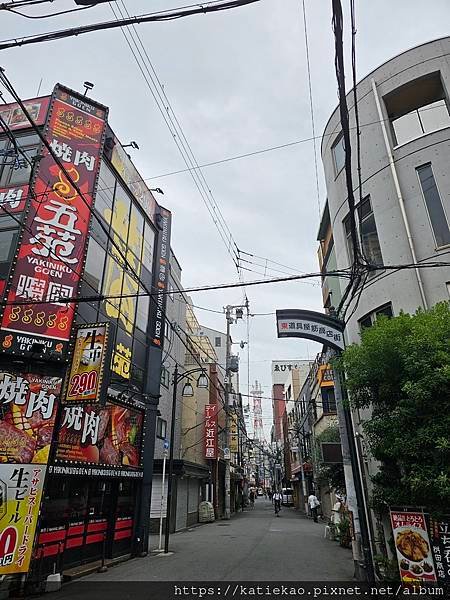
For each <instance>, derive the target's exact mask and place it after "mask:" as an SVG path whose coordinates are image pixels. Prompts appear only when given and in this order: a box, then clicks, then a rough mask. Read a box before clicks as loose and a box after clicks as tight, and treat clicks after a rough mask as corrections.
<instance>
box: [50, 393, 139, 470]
mask: <svg viewBox="0 0 450 600" xmlns="http://www.w3.org/2000/svg"><path fill="white" fill-rule="evenodd" d="M142 425H143V413H142V412H141V411H138V410H133V409H131V408H125V407H123V406H119V405H117V404H111V403H107V404H106V405H105V406H100V405H86V404H81V405H73V406H72V405H70V406H64V407H63V414H62V423H61V428H60V431H59V434H58V442H57V450H56V460H57V461H59V462H63V461H71V462H84V463H90V464H98V465H103V466H107V465H109V466H110V467H124V466H128V467H140V466H141V462H140V458H141V457H140V449H141V441H142Z"/></svg>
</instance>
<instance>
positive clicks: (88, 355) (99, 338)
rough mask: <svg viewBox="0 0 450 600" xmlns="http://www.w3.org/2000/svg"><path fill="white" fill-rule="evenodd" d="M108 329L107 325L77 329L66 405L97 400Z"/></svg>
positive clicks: (103, 365)
mask: <svg viewBox="0 0 450 600" xmlns="http://www.w3.org/2000/svg"><path fill="white" fill-rule="evenodd" d="M108 328H109V324H108V323H95V324H93V325H80V326H78V330H77V339H76V342H75V350H74V353H73V360H72V368H71V370H70V378H69V382H68V386H67V393H66V398H65V399H66V402H80V401H83V400H85V401H89V402H95V401H98V400H99V397H98V396H99V392H100V389H101V384H102V380H103V374H104V369H105V355H106V351H107V344H108Z"/></svg>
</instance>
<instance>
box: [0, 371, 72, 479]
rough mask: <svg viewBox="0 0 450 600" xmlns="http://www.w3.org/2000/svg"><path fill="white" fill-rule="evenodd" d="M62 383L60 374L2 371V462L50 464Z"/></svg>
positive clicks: (0, 454) (0, 461)
mask: <svg viewBox="0 0 450 600" xmlns="http://www.w3.org/2000/svg"><path fill="white" fill-rule="evenodd" d="M61 383H62V379H61V378H60V377H49V376H48V375H37V374H32V373H14V374H13V373H7V372H5V371H3V372H0V463H36V464H43V465H45V464H47V461H48V455H49V451H50V444H51V441H52V436H53V428H54V425H55V416H56V409H57V404H58V400H59V396H60V393H61ZM0 468H2V467H1V466H0Z"/></svg>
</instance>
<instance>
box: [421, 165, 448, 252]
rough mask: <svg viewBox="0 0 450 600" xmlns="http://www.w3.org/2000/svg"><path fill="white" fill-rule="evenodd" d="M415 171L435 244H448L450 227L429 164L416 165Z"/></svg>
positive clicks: (439, 245)
mask: <svg viewBox="0 0 450 600" xmlns="http://www.w3.org/2000/svg"><path fill="white" fill-rule="evenodd" d="M416 171H417V175H418V176H419V181H420V185H421V187H422V194H423V197H424V200H425V205H426V207H427V212H428V217H429V219H430V223H431V228H432V230H433V234H434V239H435V240H436V246H437V247H438V248H440V247H441V246H446V245H447V244H450V229H449V227H448V220H447V216H446V214H445V211H444V207H443V206H442V201H441V197H440V195H439V190H438V188H437V185H436V181H435V179H434V175H433V169H432V168H431V164H427V165H423V166H422V167H418V168H417V169H416Z"/></svg>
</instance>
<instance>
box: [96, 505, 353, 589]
mask: <svg viewBox="0 0 450 600" xmlns="http://www.w3.org/2000/svg"><path fill="white" fill-rule="evenodd" d="M324 528H325V525H324V524H323V523H314V522H313V521H312V520H311V519H307V518H305V517H303V516H301V515H300V514H299V513H298V512H297V511H296V510H295V509H293V508H283V509H282V511H281V513H280V517H275V515H274V513H273V507H272V504H271V502H270V501H268V500H264V499H262V498H258V499H257V500H256V502H255V508H254V509H253V510H251V509H246V510H245V511H244V513H239V514H237V515H235V516H233V517H232V518H231V520H229V521H217V522H215V523H208V524H204V525H201V526H198V527H195V528H193V529H191V530H188V531H185V532H180V533H176V534H173V535H172V536H171V538H170V550H171V551H172V552H173V554H169V555H149V556H147V557H145V558H137V559H134V560H131V561H128V562H126V563H122V564H120V565H118V566H116V567H112V568H111V569H109V571H108V572H107V573H105V574H95V575H91V576H89V577H87V578H86V579H88V580H90V581H101V580H104V581H183V580H184V581H206V580H209V581H306V580H310V581H311V580H320V581H351V580H352V577H353V560H352V555H351V551H350V550H347V549H344V548H341V547H340V546H339V544H338V543H337V542H331V541H330V540H327V539H325V538H324ZM152 541H153V542H154V543H155V544H156V545H157V539H153V540H152Z"/></svg>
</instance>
